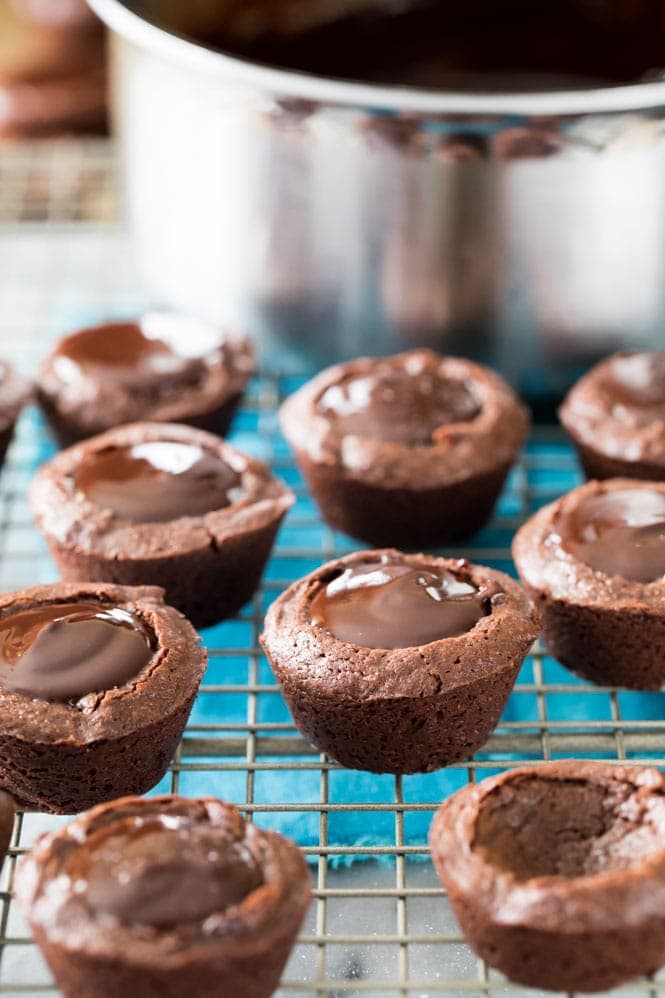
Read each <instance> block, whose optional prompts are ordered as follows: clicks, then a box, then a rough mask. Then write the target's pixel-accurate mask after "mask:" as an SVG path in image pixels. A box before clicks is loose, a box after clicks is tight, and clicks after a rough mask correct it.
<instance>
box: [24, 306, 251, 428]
mask: <svg viewBox="0 0 665 998" xmlns="http://www.w3.org/2000/svg"><path fill="white" fill-rule="evenodd" d="M254 366H255V362H254V354H253V351H252V348H251V345H250V344H249V342H248V341H247V340H245V339H239V338H231V337H229V336H227V335H225V334H224V332H223V331H222V330H220V329H219V328H218V327H217V326H214V325H211V324H209V323H206V322H203V321H201V320H199V319H194V318H192V317H189V316H184V315H178V314H172V313H167V312H150V313H147V314H146V315H144V316H142V317H141V318H140V319H137V320H136V321H126V322H115V323H106V324H103V325H100V326H93V327H91V328H88V329H82V330H80V331H79V332H76V333H72V334H71V335H69V336H66V337H64V338H63V339H61V340H60V341H59V342H58V343H57V344H56V345H55V347H54V349H53V351H52V352H51V354H50V355H49V357H47V359H46V360H45V362H44V364H43V365H42V370H41V374H40V401H41V404H42V406H43V408H44V410H45V412H46V415H47V417H48V418H49V420H50V422H51V424H52V427H53V429H54V431H55V433H56V435H57V436H58V438H59V439H60V441H61V443H65V444H66V443H73V442H75V441H76V440H81V439H84V438H85V437H89V436H92V435H94V434H95V433H98V432H101V431H102V430H106V429H109V428H111V427H113V426H116V425H118V424H121V423H128V422H132V421H134V420H137V419H157V420H159V421H162V422H169V421H172V420H179V421H182V422H186V423H189V424H190V425H195V426H199V427H200V428H202V429H208V430H212V431H214V432H217V433H220V434H223V433H225V432H226V430H227V429H228V426H229V425H230V421H231V418H232V416H233V413H234V412H235V409H236V407H237V405H238V402H239V401H240V398H241V396H242V392H243V390H244V387H245V385H246V383H247V381H248V379H249V377H250V376H251V374H252V373H253V371H254Z"/></svg>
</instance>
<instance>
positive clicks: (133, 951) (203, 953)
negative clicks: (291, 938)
mask: <svg viewBox="0 0 665 998" xmlns="http://www.w3.org/2000/svg"><path fill="white" fill-rule="evenodd" d="M202 812H205V814H206V815H207V816H208V818H209V819H213V820H212V821H211V824H214V825H217V826H220V827H222V828H223V827H224V826H225V825H230V826H231V830H232V831H233V830H234V828H235V829H236V830H238V831H240V832H242V839H241V844H242V846H243V847H244V849H246V850H247V852H248V853H249V854H250V855H252V857H253V858H254V859H255V860H257V861H258V865H259V868H260V869H261V872H262V874H263V877H264V882H263V883H262V884H260V885H259V886H258V887H256V888H254V889H253V890H252V891H250V893H249V894H248V895H247V896H246V897H245V898H244V899H243V900H242V901H240V902H239V903H237V904H235V905H231V906H229V908H228V909H225V912H224V913H223V914H224V915H226V913H227V912H228V917H227V918H224V917H223V919H222V925H221V931H219V932H215V931H214V930H213V931H211V932H207V933H206V932H205V930H204V929H203V923H204V922H205V921H207V919H201V920H200V921H199V922H195V923H193V924H194V925H195V926H199V925H200V926H201V931H200V932H198V933H197V934H192V933H190V932H188V931H187V930H188V927H191V925H192V923H186V922H182V923H178V924H177V926H176V927H175V928H174V929H164V930H157V931H155V930H151V929H150V928H149V929H148V933H147V934H146V932H145V928H146V927H145V926H141V925H140V924H139V925H127V924H123V923H122V922H119V921H117V920H116V919H110V920H109V921H108V923H107V924H106V925H104V922H103V919H100V918H99V917H98V916H97V917H96V916H95V915H94V913H92V914H88V912H85V911H83V912H77V911H76V910H72V907H74V908H75V905H76V900H75V892H74V890H73V888H70V890H69V891H67V892H63V894H64V895H65V897H64V899H62V900H59V899H58V898H56V899H55V901H54V902H51V897H50V896H47V893H48V890H47V889H48V885H49V884H52V883H53V881H54V879H55V877H54V875H53V874H51V875H50V876H49V875H48V871H46V872H45V867H46V865H47V864H48V863H49V862H53V864H54V871H53V872H54V873H55V874H56V875H57V871H58V869H59V868H61V867H62V861H63V860H65V859H66V858H67V855H68V854H69V853H70V852H71V850H72V849H77V848H81V847H85V844H86V841H87V837H88V836H89V835H90V833H91V832H94V831H95V830H96V829H97V828H99V827H103V826H104V825H105V824H111V822H112V821H113V820H121V819H122V818H123V817H132V816H134V815H136V816H139V817H141V816H144V817H147V816H149V815H151V814H154V815H157V816H159V815H160V814H161V815H163V814H167V815H168V814H174V815H182V814H192V813H193V815H194V818H196V816H197V814H201V813H202ZM108 816H111V817H110V820H109V821H108V822H107V821H106V819H107V817H108ZM215 816H216V817H215ZM58 849H63V850H64V851H63V855H62V857H59V855H58ZM59 860H60V862H58V861H59ZM311 896H312V881H311V873H310V871H309V867H308V865H307V861H306V859H305V856H304V854H303V853H302V852H301V850H300V849H299V848H298V846H297V845H296V843H295V842H293V841H292V840H291V839H289V838H287V837H286V836H284V835H281V834H280V833H278V832H273V831H270V830H265V829H262V828H259V827H258V826H257V825H254V824H253V823H251V822H247V821H245V820H244V819H243V818H242V815H241V814H240V811H239V809H238V808H237V807H235V805H233V804H229V803H227V802H225V801H222V800H219V799H218V798H214V797H195V798H184V797H178V796H176V795H171V794H164V795H159V796H155V797H147V798H146V797H137V796H130V797H122V798H119V799H117V800H114V801H110V802H106V803H103V804H98V805H96V806H95V807H93V808H91V809H90V810H88V811H85V812H84V813H83V814H80V815H78V816H77V817H75V818H74V819H73V820H72V821H70V822H68V823H67V824H66V825H64V826H62V827H61V828H59V829H56V830H55V831H53V832H50V833H47V834H45V835H42V836H40V837H39V838H38V839H37V841H36V843H35V844H34V846H33V847H32V849H31V850H30V851H29V852H28V853H27V854H26V855H25V856H24V857H22V858H21V860H20V862H19V864H18V867H17V870H16V875H15V879H14V897H15V899H16V900H17V902H18V904H19V907H21V908H22V910H23V913H24V915H26V916H27V918H28V920H29V921H30V924H31V926H32V927H33V929H34V928H35V927H36V928H37V929H39V930H40V931H42V932H43V933H44V934H45V937H46V941H47V942H48V943H51V944H56V945H58V946H61V947H63V949H65V950H66V951H67V952H69V953H70V954H72V955H76V954H77V953H84V954H85V955H86V956H89V957H93V958H97V959H108V958H111V959H114V960H119V961H122V962H123V963H124V964H126V965H127V966H133V967H135V968H137V969H140V968H144V969H158V970H169V969H181V968H182V967H183V966H186V965H187V964H188V963H193V962H195V961H197V960H200V959H207V958H209V957H211V956H214V955H215V950H216V949H218V947H223V950H224V953H225V955H229V956H232V957H237V956H243V955H245V953H249V954H251V951H252V949H254V948H255V946H256V945H257V943H258V944H265V942H266V941H269V939H270V937H271V935H273V934H275V935H276V934H278V933H280V932H281V931H282V930H283V925H284V921H286V920H287V919H289V917H290V916H291V913H292V912H293V914H294V915H296V916H299V918H298V921H300V918H301V917H302V915H303V914H304V912H305V911H306V909H307V907H308V905H309V902H310V899H311ZM49 902H51V903H49ZM213 914H217V913H213ZM63 915H64V920H63V921H60V919H61V916H63ZM208 917H210V916H208ZM291 917H292V916H291ZM63 922H64V924H63ZM176 935H177V936H178V939H179V940H180V945H178V946H176V947H174V945H173V940H174V938H175V937H176Z"/></svg>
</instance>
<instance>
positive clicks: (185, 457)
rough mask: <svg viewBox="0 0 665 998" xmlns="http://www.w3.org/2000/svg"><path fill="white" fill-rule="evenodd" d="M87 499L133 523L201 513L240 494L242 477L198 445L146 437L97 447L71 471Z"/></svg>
mask: <svg viewBox="0 0 665 998" xmlns="http://www.w3.org/2000/svg"><path fill="white" fill-rule="evenodd" d="M74 484H75V486H76V488H77V490H78V491H80V492H81V493H83V495H84V496H85V497H86V499H88V500H89V501H90V502H92V503H94V504H95V505H97V506H101V507H103V508H104V509H109V510H110V511H111V512H112V513H113V515H114V516H117V517H120V518H121V519H124V520H131V521H132V522H133V523H165V522H168V521H169V520H177V519H179V518H180V517H181V516H203V515H205V514H206V513H210V512H211V511H212V510H215V509H225V508H226V507H227V506H230V505H232V504H233V503H234V502H237V501H239V500H240V499H241V498H242V487H241V476H240V474H239V473H238V471H236V470H235V469H234V468H232V467H231V466H230V465H228V464H227V463H226V462H225V461H223V460H221V458H220V457H219V456H218V455H216V454H212V453H210V451H207V450H205V449H204V448H203V447H200V446H198V445H196V444H185V443H178V442H176V441H173V440H150V441H146V442H145V443H139V444H134V445H133V446H132V447H108V448H107V449H105V450H100V451H96V452H95V453H94V454H92V455H91V456H90V459H89V460H88V461H84V462H82V463H81V465H80V466H79V467H78V468H77V470H76V472H75V473H74Z"/></svg>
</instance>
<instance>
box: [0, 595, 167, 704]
mask: <svg viewBox="0 0 665 998" xmlns="http://www.w3.org/2000/svg"><path fill="white" fill-rule="evenodd" d="M152 656H153V638H152V637H151V635H150V633H149V632H148V630H147V629H146V628H145V626H144V625H143V624H142V623H141V621H140V620H139V619H138V617H136V616H135V615H134V614H133V613H130V611H129V610H124V609H121V608H120V607H108V606H104V605H103V604H101V603H83V602H82V603H55V604H49V605H47V606H37V607H33V608H32V609H30V610H21V611H19V612H18V613H12V614H9V615H8V616H6V617H4V618H3V619H0V686H2V687H4V689H6V690H10V691H12V692H15V693H24V694H25V695H26V696H30V697H34V698H36V699H39V700H58V701H62V702H65V701H67V700H78V699H79V698H80V697H82V696H85V695H86V694H88V693H97V692H102V691H104V690H110V689H113V688H114V687H116V686H123V685H124V684H125V683H127V682H129V680H130V679H133V678H134V677H135V676H137V675H138V674H139V672H141V670H142V669H143V668H144V667H145V666H146V665H147V664H148V662H149V661H150V659H151V658H152Z"/></svg>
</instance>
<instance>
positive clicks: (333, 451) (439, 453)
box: [279, 348, 530, 491]
mask: <svg viewBox="0 0 665 998" xmlns="http://www.w3.org/2000/svg"><path fill="white" fill-rule="evenodd" d="M412 358H413V359H417V358H423V361H424V362H429V363H431V364H435V365H436V367H437V370H438V371H439V372H441V376H442V378H444V379H445V378H454V379H455V380H465V381H468V382H470V383H471V384H472V386H473V391H474V393H475V394H476V395H477V396H478V402H479V405H480V411H479V412H478V414H477V415H476V416H475V417H474V418H473V419H471V420H468V421H466V422H465V421H459V422H454V423H448V424H443V425H442V426H441V427H440V428H439V429H438V431H437V432H439V433H440V434H441V439H440V440H439V441H438V442H432V444H429V445H428V444H426V445H418V446H414V445H409V444H403V443H398V442H394V441H379V440H375V439H373V438H371V437H366V436H362V435H360V434H343V433H341V434H336V433H335V432H334V429H333V426H332V424H331V420H330V419H329V418H328V417H327V416H326V415H325V414H324V413H321V412H318V411H317V408H316V406H317V403H318V401H319V399H320V398H321V396H322V395H323V393H324V392H325V391H326V390H327V389H328V388H331V387H333V386H334V385H336V384H338V383H339V382H340V381H342V380H344V379H346V378H348V377H353V376H356V375H364V374H370V373H371V372H372V371H373V370H374V368H375V367H376V365H377V364H381V363H388V364H392V365H394V366H395V367H398V366H399V365H400V364H403V363H405V362H407V361H409V360H411V359H412ZM279 417H280V425H281V428H282V432H283V434H284V436H285V438H286V440H287V442H288V443H289V445H290V446H291V448H292V449H293V450H294V451H295V452H296V455H297V456H298V457H299V459H301V460H302V459H306V460H309V461H311V462H313V463H314V464H318V465H326V466H329V467H330V468H335V469H336V471H337V472H338V474H339V475H340V477H341V478H345V479H348V480H350V481H354V480H360V481H362V482H363V483H365V484H373V485H375V486H376V487H384V488H387V489H393V488H400V487H401V488H406V489H412V490H414V491H424V490H427V489H436V488H442V487H445V486H447V485H455V484H458V483H460V482H463V481H467V480H472V479H474V478H475V477H477V476H479V475H482V474H486V473H488V472H491V471H494V470H497V469H498V468H501V467H503V466H504V465H506V466H509V465H510V464H512V463H513V462H514V461H515V459H516V457H517V455H518V454H519V452H520V450H521V449H522V447H523V445H524V442H525V441H526V438H527V436H528V432H529V426H530V415H529V412H528V409H527V408H526V406H525V405H524V404H523V403H522V402H521V400H520V399H519V398H518V397H517V395H515V393H514V392H513V390H512V389H511V388H510V387H509V385H508V384H507V383H506V382H505V381H504V380H503V378H501V377H500V375H498V374H496V373H495V372H494V371H492V370H490V369H489V368H487V367H484V366H482V365H480V364H475V363H474V362H473V361H470V360H466V359H463V358H459V357H450V356H444V355H440V354H437V353H435V352H434V351H432V350H428V349H426V348H421V349H415V350H410V351H406V352H403V353H399V354H396V355H394V356H391V357H360V358H358V359H356V360H353V361H347V362H345V363H341V364H335V365H333V366H332V367H329V368H326V369H325V370H324V371H321V372H320V373H319V374H318V375H316V376H315V377H314V378H312V379H311V380H310V381H308V382H307V383H306V384H304V385H303V386H302V387H301V388H299V389H298V390H297V391H296V392H294V393H293V394H292V395H290V396H289V397H288V398H287V399H286V401H285V402H284V403H283V404H282V406H281V409H280V414H279ZM345 441H346V442H347V443H346V450H347V451H349V450H351V449H352V448H357V449H358V450H359V451H360V454H361V457H359V458H358V459H357V460H356V461H354V463H353V465H352V466H350V465H349V461H348V454H347V455H346V456H345V454H344V447H345V444H344V442H345ZM349 442H350V445H351V446H349ZM490 445H491V446H490ZM386 475H388V479H389V480H388V481H386Z"/></svg>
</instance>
